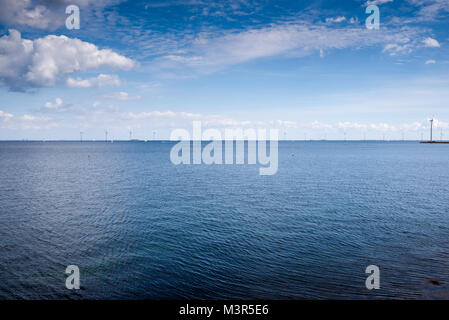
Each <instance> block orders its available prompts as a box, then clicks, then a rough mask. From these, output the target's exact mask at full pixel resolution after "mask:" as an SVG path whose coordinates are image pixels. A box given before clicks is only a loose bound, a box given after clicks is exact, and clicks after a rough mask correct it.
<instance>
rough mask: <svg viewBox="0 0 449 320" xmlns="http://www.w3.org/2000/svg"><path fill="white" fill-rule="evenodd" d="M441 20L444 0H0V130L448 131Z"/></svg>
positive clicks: (164, 134) (355, 134)
mask: <svg viewBox="0 0 449 320" xmlns="http://www.w3.org/2000/svg"><path fill="white" fill-rule="evenodd" d="M69 5H76V6H78V7H79V10H80V28H79V29H68V28H67V26H66V19H67V17H69V14H66V7H67V6H69ZM369 5H376V6H378V8H379V13H380V24H379V29H368V28H367V27H366V25H365V20H366V19H367V18H368V17H369V16H370V14H367V13H366V11H365V10H366V8H367V6H369ZM448 30H449V0H403V1H399V0H369V1H367V0H363V1H361V0H347V1H339V0H327V1H324V0H323V1H299V0H295V1H286V0H228V1H205V0H168V1H160V0H153V1H120V0H100V1H98V0H97V1H91V0H42V1H36V0H0V140H21V139H29V140H41V139H45V140H79V139H80V132H82V136H83V139H84V140H101V139H105V131H107V132H108V137H109V138H113V139H116V140H120V139H129V137H130V132H131V135H132V138H136V139H153V138H155V139H168V138H169V137H170V133H171V132H172V130H174V129H176V128H184V129H187V130H189V131H191V130H192V121H201V122H202V124H203V127H204V128H207V127H209V128H218V129H220V130H224V128H237V127H238V128H267V129H268V128H277V129H279V135H280V138H281V139H337V140H343V139H345V138H346V139H348V140H351V139H354V140H357V139H365V138H366V139H375V140H379V139H387V140H395V139H399V140H400V139H410V140H416V139H421V137H424V138H427V137H428V135H429V134H428V130H429V121H428V120H429V119H430V118H435V121H434V125H435V131H434V137H436V138H437V139H440V138H443V139H449V90H448V89H449V72H448V71H449V31H448Z"/></svg>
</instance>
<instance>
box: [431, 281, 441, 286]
mask: <svg viewBox="0 0 449 320" xmlns="http://www.w3.org/2000/svg"><path fill="white" fill-rule="evenodd" d="M429 283H430V284H433V285H434V286H441V282H440V281H438V280H429Z"/></svg>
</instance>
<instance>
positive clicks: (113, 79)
mask: <svg viewBox="0 0 449 320" xmlns="http://www.w3.org/2000/svg"><path fill="white" fill-rule="evenodd" d="M120 83H121V82H120V79H119V77H118V76H117V75H115V74H113V75H110V74H102V73H101V74H99V75H98V76H97V77H92V78H88V79H81V78H79V77H78V78H76V79H74V78H70V77H69V78H67V80H66V86H67V87H69V88H102V87H107V86H119V85H120Z"/></svg>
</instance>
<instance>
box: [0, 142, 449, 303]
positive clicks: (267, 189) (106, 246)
mask: <svg viewBox="0 0 449 320" xmlns="http://www.w3.org/2000/svg"><path fill="white" fill-rule="evenodd" d="M172 145H173V144H172V143H169V142H156V141H155V142H146V143H145V142H117V143H113V144H111V143H104V142H83V143H80V142H45V143H43V142H0V168H1V173H0V181H1V182H0V298H2V299H13V298H26V299H37V298H43V299H53V298H58V299H59V298H62V299H65V298H71V299H79V298H106V299H108V298H113V299H121V298H131V299H136V298H147V299H184V298H198V299H209V298H213V299H230V298H234V299H240V298H248V299H258V298H263V299H285V298H288V299H298V298H356V299H360V298H361V299H366V298H368V299H369V298H440V297H446V298H448V297H449V145H422V144H419V143H417V142H325V141H323V142H280V144H279V170H278V173H277V174H276V175H273V176H260V175H259V172H258V169H259V166H258V165H240V166H236V165H215V166H206V165H184V166H174V165H173V164H172V163H171V162H170V158H169V153H170V149H171V147H172ZM70 264H75V265H78V266H79V267H80V271H81V287H82V288H81V290H79V291H70V290H68V289H66V288H65V278H66V275H65V268H66V266H67V265H70ZM370 264H375V265H378V266H379V267H380V270H381V289H380V290H373V291H368V290H367V289H366V288H365V279H366V276H367V275H365V268H366V266H368V265H370ZM431 280H435V281H438V283H439V285H435V284H432V283H431ZM434 283H435V282H434Z"/></svg>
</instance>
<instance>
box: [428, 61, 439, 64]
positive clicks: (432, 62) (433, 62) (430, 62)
mask: <svg viewBox="0 0 449 320" xmlns="http://www.w3.org/2000/svg"><path fill="white" fill-rule="evenodd" d="M435 63H437V62H436V61H435V60H427V61H426V64H435Z"/></svg>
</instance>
